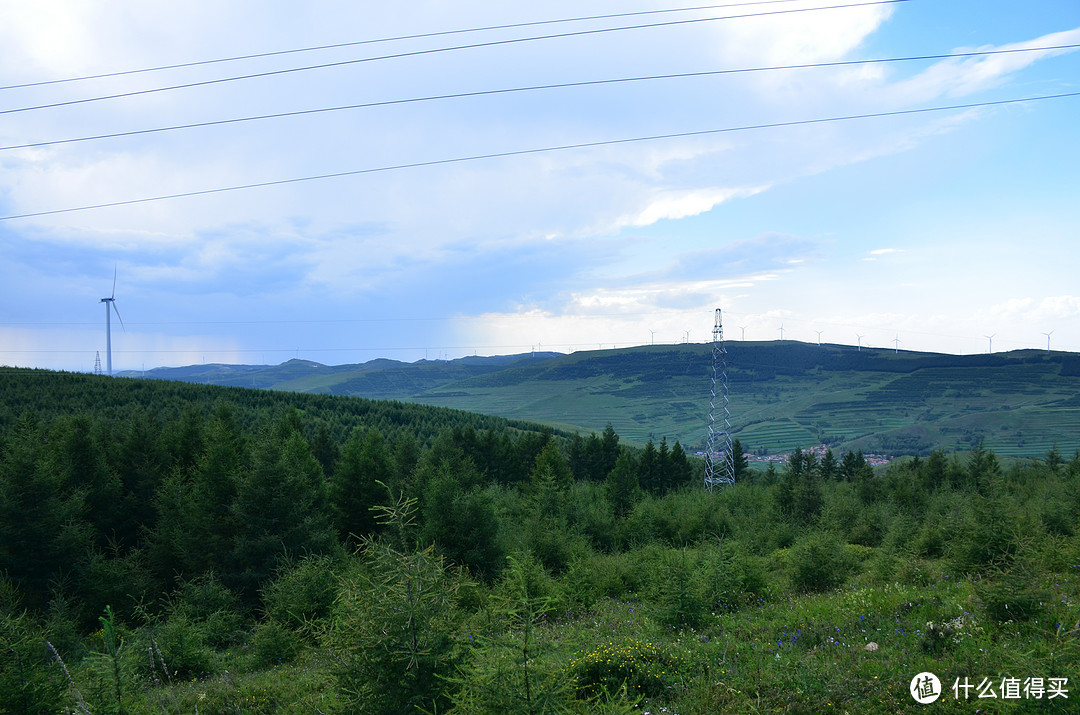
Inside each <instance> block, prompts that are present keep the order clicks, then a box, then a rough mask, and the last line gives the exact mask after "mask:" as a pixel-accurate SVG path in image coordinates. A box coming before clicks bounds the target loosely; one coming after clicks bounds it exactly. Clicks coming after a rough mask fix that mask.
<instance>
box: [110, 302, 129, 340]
mask: <svg viewBox="0 0 1080 715" xmlns="http://www.w3.org/2000/svg"><path fill="white" fill-rule="evenodd" d="M109 302H110V303H112V309H113V310H114V311H116V319H117V320H119V321H120V327H121V328H124V332H125V333H126V332H127V328H125V327H124V319H123V318H121V317H120V309H119V308H117V307H116V301H114V300H110V301H109Z"/></svg>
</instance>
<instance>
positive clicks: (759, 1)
mask: <svg viewBox="0 0 1080 715" xmlns="http://www.w3.org/2000/svg"><path fill="white" fill-rule="evenodd" d="M799 1H800V0H754V1H753V2H735V3H724V4H720V5H697V6H694V7H676V8H669V9H666V10H639V11H637V12H617V13H611V14H607V15H584V16H581V17H566V18H560V19H556V20H535V21H532V22H514V23H508V24H505V25H487V26H484V27H470V28H463V29H459V30H441V31H437V32H423V33H418V34H412V35H398V36H396V37H381V38H376V39H371V40H356V41H353V42H338V43H333V44H326V45H315V46H312V47H299V48H294V49H289V50H273V51H269V52H257V53H253V54H247V55H235V56H233V57H220V58H217V59H212V60H197V61H192V62H180V63H177V64H171V65H159V66H157V67H142V68H139V69H133V70H119V71H116V72H103V73H101V74H94V75H83V76H81V77H64V78H62V79H49V80H41V81H37V82H24V83H22V84H11V85H7V86H5V87H0V91H2V90H6V89H22V88H24V87H42V86H45V85H50V84H65V83H70V82H84V81H87V80H94V79H106V78H109V77H123V76H126V75H133V74H146V73H149V72H162V71H165V70H174V69H184V68H187V67H200V66H203V65H213V64H221V63H224V62H238V61H241V60H255V59H261V58H264V57H278V56H281V55H292V54H299V53H303V52H318V51H322V50H337V49H341V48H344V47H360V46H363V45H376V44H381V43H385V42H399V41H403V40H421V39H430V38H432V37H445V36H447V35H463V34H467V33H470V32H487V31H491V30H511V29H518V28H522V27H539V26H542V25H559V24H568V23H572V22H587V21H591V20H615V19H618V18H623V17H640V16H644V15H667V14H673V13H678V12H698V11H703V10H720V9H722V8H729V7H744V6H747V5H776V4H780V3H790V2H799Z"/></svg>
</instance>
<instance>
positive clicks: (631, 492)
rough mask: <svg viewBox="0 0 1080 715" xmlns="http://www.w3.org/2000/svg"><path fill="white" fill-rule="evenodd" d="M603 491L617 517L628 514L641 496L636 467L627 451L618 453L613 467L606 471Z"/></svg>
mask: <svg viewBox="0 0 1080 715" xmlns="http://www.w3.org/2000/svg"><path fill="white" fill-rule="evenodd" d="M604 493H605V494H606V495H607V498H608V501H609V502H610V503H611V508H612V509H613V510H614V512H615V514H616V516H619V517H625V516H626V515H627V514H629V513H630V510H631V509H632V508H633V506H634V504H636V503H637V501H638V500H639V499H640V498H641V487H640V485H639V484H638V467H637V465H636V464H635V463H634V458H633V456H632V455H631V454H630V453H629V452H627V451H624V452H622V453H621V454H619V459H618V460H617V461H616V462H615V468H614V469H612V470H611V471H610V472H608V475H607V479H605V480H604Z"/></svg>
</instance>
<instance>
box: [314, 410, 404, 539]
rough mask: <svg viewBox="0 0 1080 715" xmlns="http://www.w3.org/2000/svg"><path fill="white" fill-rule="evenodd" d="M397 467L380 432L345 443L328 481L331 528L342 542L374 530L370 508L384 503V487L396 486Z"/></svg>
mask: <svg viewBox="0 0 1080 715" xmlns="http://www.w3.org/2000/svg"><path fill="white" fill-rule="evenodd" d="M396 472H397V470H396V468H395V465H394V461H393V459H392V458H391V455H390V453H389V451H388V450H387V448H386V444H385V442H384V441H383V436H382V432H380V431H379V430H377V429H371V430H368V431H367V433H366V434H361V432H360V431H359V430H357V431H356V432H354V433H353V436H352V437H351V438H350V439H349V441H348V442H346V443H345V448H344V450H343V451H342V455H341V459H340V461H339V462H338V464H337V467H336V469H335V470H334V476H333V477H332V478H331V480H330V504H331V509H332V513H333V522H334V526H335V528H336V529H337V532H338V537H339V538H340V539H341V541H342V543H344V542H346V541H349V540H350V539H358V538H362V537H364V536H367V535H368V534H371V533H373V532H374V531H375V528H376V523H375V514H374V512H372V511H371V509H372V507H374V506H375V505H377V504H381V503H383V502H384V501H385V497H386V487H385V486H380V482H381V483H382V484H384V485H386V486H396V484H397V479H396Z"/></svg>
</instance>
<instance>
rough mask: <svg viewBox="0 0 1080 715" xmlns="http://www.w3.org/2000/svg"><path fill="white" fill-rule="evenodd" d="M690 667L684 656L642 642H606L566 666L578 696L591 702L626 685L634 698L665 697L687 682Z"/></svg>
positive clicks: (580, 654) (575, 657)
mask: <svg viewBox="0 0 1080 715" xmlns="http://www.w3.org/2000/svg"><path fill="white" fill-rule="evenodd" d="M688 668H689V666H688V661H687V658H686V657H685V656H683V655H682V654H679V653H673V652H671V651H669V650H666V649H664V648H662V647H660V646H659V645H656V644H653V643H651V642H647V641H642V640H639V639H633V640H627V641H623V642H621V643H615V642H608V643H604V644H602V645H599V646H597V647H596V648H593V649H591V650H588V651H585V652H582V653H579V654H577V655H575V656H574V657H573V658H571V659H570V662H569V663H568V664H567V666H566V670H567V672H568V673H569V674H570V675H572V676H573V677H574V678H575V680H576V682H577V692H578V696H579V697H581V698H585V699H590V700H591V699H596V698H600V697H602V696H604V695H612V694H614V693H616V692H618V691H619V690H620V689H622V688H623V686H625V687H626V692H627V693H628V694H629V695H631V696H641V697H646V698H656V697H661V696H664V695H666V694H668V693H670V691H672V690H673V689H674V688H676V687H677V686H679V685H681V684H684V683H685V672H686V671H687V670H688Z"/></svg>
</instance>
